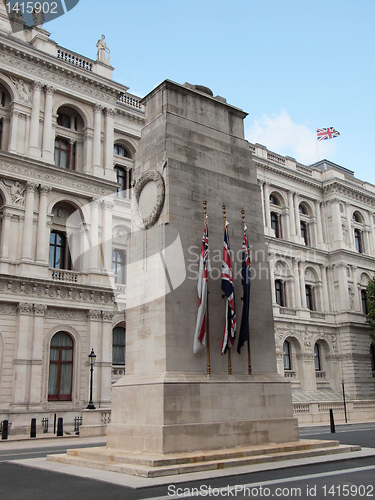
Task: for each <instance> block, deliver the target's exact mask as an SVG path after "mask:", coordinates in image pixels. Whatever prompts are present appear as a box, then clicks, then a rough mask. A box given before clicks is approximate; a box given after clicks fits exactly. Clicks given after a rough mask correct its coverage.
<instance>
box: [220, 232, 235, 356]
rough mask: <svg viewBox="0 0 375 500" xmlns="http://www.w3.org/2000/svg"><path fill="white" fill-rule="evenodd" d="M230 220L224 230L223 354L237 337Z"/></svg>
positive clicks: (222, 282) (222, 281) (222, 271)
mask: <svg viewBox="0 0 375 500" xmlns="http://www.w3.org/2000/svg"><path fill="white" fill-rule="evenodd" d="M228 225H229V224H228V222H226V224H225V230H224V247H223V264H222V269H221V289H222V291H223V292H224V293H225V297H226V298H225V327H224V334H223V342H222V345H221V354H225V353H226V352H227V350H228V349H229V348H230V347H231V346H232V345H233V344H234V339H235V338H236V312H235V308H234V286H233V273H232V262H231V258H230V247H229V234H228Z"/></svg>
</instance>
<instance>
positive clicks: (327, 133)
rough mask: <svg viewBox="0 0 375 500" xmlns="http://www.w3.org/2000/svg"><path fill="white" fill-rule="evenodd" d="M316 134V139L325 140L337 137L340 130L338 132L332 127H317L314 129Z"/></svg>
mask: <svg viewBox="0 0 375 500" xmlns="http://www.w3.org/2000/svg"><path fill="white" fill-rule="evenodd" d="M316 135H317V139H318V141H326V140H327V139H333V138H334V137H338V136H339V135H340V132H338V131H337V130H336V129H335V128H333V127H327V128H318V129H316Z"/></svg>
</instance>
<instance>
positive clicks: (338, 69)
mask: <svg viewBox="0 0 375 500" xmlns="http://www.w3.org/2000/svg"><path fill="white" fill-rule="evenodd" d="M374 22H375V1H374V0H331V1H330V2H325V3H317V2H313V1H312V0H232V1H230V2H229V1H224V0H216V1H213V0H199V1H198V0H109V1H107V2H103V1H99V0H80V1H79V4H78V5H77V6H76V7H75V8H73V9H72V10H71V11H70V12H68V13H66V14H64V15H63V16H61V17H60V18H58V19H55V20H53V21H50V22H48V23H46V24H45V25H44V27H45V29H47V30H48V31H50V32H51V38H52V39H54V40H55V41H56V42H57V43H58V44H59V45H61V46H63V47H65V48H68V49H71V50H73V51H75V52H78V53H80V54H83V55H85V56H87V57H89V58H92V59H95V58H96V42H97V40H98V39H99V38H100V36H101V35H102V34H104V35H105V37H106V42H107V44H108V47H109V48H110V50H111V64H112V65H113V66H114V67H115V71H114V79H115V80H116V81H118V82H121V83H123V84H124V85H126V86H128V87H130V89H129V92H132V93H134V94H136V95H139V96H144V95H146V94H147V93H148V92H149V91H150V90H152V88H154V87H155V86H156V85H158V84H159V83H160V82H162V81H163V80H165V79H166V78H168V79H170V80H173V81H176V82H178V83H181V84H182V83H184V82H189V83H193V84H201V85H205V86H207V87H210V88H211V89H212V91H213V92H214V94H215V95H221V96H223V97H225V98H226V99H227V101H228V102H229V103H230V104H233V105H234V106H238V107H240V108H242V109H243V110H245V111H246V112H247V113H249V115H248V117H247V118H246V120H245V130H246V138H247V139H248V140H249V141H250V142H253V143H254V142H260V143H261V144H264V145H265V146H267V147H268V148H269V149H270V150H272V151H275V152H277V153H280V154H283V155H289V156H292V157H294V158H296V159H297V160H298V161H300V162H301V163H305V164H307V165H308V164H311V163H314V162H316V161H317V160H318V159H323V158H327V159H328V160H330V161H333V162H335V163H338V164H339V165H342V166H344V167H346V168H348V169H351V170H354V172H355V175H356V176H357V177H358V178H360V179H362V180H365V181H368V182H371V183H373V184H375V169H374V158H373V154H372V153H371V149H369V146H368V145H369V144H370V145H371V144H372V143H373V141H374V132H375V126H374V114H375V104H374V71H375V70H374V54H375V43H374V33H375V29H374ZM331 126H333V127H335V128H336V129H337V130H338V131H339V132H340V134H341V136H340V137H338V138H336V139H332V140H329V141H322V142H319V143H318V144H317V140H316V128H323V127H331ZM366 144H367V146H366ZM317 146H318V147H317Z"/></svg>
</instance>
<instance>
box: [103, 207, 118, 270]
mask: <svg viewBox="0 0 375 500" xmlns="http://www.w3.org/2000/svg"><path fill="white" fill-rule="evenodd" d="M114 206H115V204H114V202H113V201H112V200H104V201H103V205H102V207H103V210H104V216H103V220H104V223H103V226H104V227H103V241H102V244H103V248H104V270H105V271H107V272H110V271H111V270H112V210H113V208H114Z"/></svg>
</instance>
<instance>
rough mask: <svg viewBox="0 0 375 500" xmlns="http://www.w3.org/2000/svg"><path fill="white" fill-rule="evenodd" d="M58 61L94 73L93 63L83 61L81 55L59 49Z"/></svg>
mask: <svg viewBox="0 0 375 500" xmlns="http://www.w3.org/2000/svg"><path fill="white" fill-rule="evenodd" d="M57 59H60V60H61V61H65V62H67V63H69V64H73V65H74V66H77V67H78V68H82V69H85V70H87V71H92V67H93V62H92V61H90V60H87V59H83V58H82V57H81V56H80V55H78V54H75V53H74V52H68V51H66V50H64V49H57Z"/></svg>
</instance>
